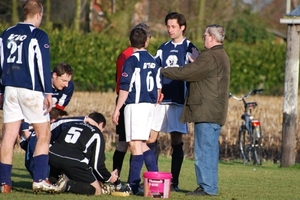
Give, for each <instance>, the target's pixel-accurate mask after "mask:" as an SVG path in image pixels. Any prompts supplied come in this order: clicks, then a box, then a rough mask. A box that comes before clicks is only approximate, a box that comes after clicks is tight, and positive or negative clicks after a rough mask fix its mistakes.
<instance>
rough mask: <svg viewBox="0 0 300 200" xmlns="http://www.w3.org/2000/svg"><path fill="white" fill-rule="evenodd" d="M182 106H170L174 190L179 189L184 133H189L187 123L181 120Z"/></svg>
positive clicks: (169, 119) (169, 127)
mask: <svg viewBox="0 0 300 200" xmlns="http://www.w3.org/2000/svg"><path fill="white" fill-rule="evenodd" d="M182 109H183V107H182V106H177V105H170V106H169V108H168V130H169V131H170V133H171V146H172V149H173V152H172V161H171V173H172V187H171V189H172V190H175V191H179V188H178V184H179V174H180V170H181V166H182V162H183V158H184V152H183V148H182V147H183V142H182V134H187V133H188V126H187V123H182V122H180V116H181V113H182Z"/></svg>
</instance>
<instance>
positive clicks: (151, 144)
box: [147, 130, 159, 165]
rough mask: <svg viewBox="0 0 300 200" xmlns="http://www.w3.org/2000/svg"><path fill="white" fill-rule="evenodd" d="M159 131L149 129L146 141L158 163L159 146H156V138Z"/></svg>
mask: <svg viewBox="0 0 300 200" xmlns="http://www.w3.org/2000/svg"><path fill="white" fill-rule="evenodd" d="M158 135H159V132H158V131H155V130H151V131H150V137H149V139H148V141H147V145H148V147H149V148H150V149H151V150H152V152H153V153H154V156H155V160H156V163H157V165H158V156H159V148H158V143H157V139H158Z"/></svg>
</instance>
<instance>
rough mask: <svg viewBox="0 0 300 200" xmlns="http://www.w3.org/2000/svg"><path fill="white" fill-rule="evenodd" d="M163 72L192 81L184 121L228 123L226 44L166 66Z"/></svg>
mask: <svg viewBox="0 0 300 200" xmlns="http://www.w3.org/2000/svg"><path fill="white" fill-rule="evenodd" d="M161 73H162V75H163V76H164V77H167V78H169V79H173V80H184V81H187V82H188V83H189V84H188V85H189V87H188V92H187V96H186V100H185V103H184V108H183V112H182V115H181V119H180V120H181V121H182V122H210V123H216V124H220V125H224V123H225V121H226V116H227V109H228V89H229V81H230V60H229V57H228V55H227V53H226V52H225V50H224V48H223V45H218V46H214V47H212V48H211V49H205V50H203V51H202V52H201V53H200V55H199V56H198V57H197V59H196V60H195V61H194V62H193V63H189V64H186V65H184V67H168V68H163V69H161ZM174 90H176V88H174Z"/></svg>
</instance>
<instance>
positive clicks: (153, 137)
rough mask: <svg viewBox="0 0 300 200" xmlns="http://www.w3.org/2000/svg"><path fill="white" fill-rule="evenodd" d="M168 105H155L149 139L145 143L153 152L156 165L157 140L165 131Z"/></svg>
mask: <svg viewBox="0 0 300 200" xmlns="http://www.w3.org/2000/svg"><path fill="white" fill-rule="evenodd" d="M168 106H169V105H160V104H157V105H156V106H155V108H154V116H153V121H152V125H151V131H150V137H149V139H148V141H147V144H148V146H149V148H150V149H151V150H152V151H153V153H154V155H155V158H156V163H157V165H158V156H159V149H158V144H157V139H158V136H159V132H160V131H166V128H167V126H166V124H167V115H166V113H167V109H168Z"/></svg>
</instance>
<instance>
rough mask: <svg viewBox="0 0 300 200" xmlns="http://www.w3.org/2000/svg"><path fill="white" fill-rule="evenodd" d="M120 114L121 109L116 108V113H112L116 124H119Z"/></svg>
mask: <svg viewBox="0 0 300 200" xmlns="http://www.w3.org/2000/svg"><path fill="white" fill-rule="evenodd" d="M119 116H120V111H119V110H115V111H114V113H113V114H112V122H113V123H114V124H115V125H118V124H119Z"/></svg>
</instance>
